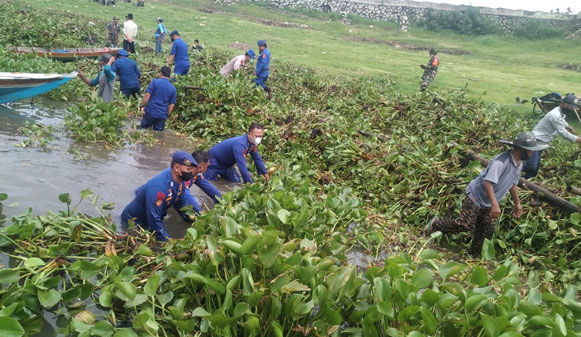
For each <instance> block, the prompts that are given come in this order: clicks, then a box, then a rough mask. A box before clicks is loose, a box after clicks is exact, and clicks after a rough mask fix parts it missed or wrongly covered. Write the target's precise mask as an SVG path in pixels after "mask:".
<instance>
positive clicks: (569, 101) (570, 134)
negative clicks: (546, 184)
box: [522, 94, 581, 179]
mask: <svg viewBox="0 0 581 337" xmlns="http://www.w3.org/2000/svg"><path fill="white" fill-rule="evenodd" d="M578 106H579V99H578V98H577V97H576V96H575V95H572V94H569V95H566V96H565V98H563V99H562V100H561V104H560V105H559V106H558V107H556V108H554V109H553V110H551V111H549V112H547V114H546V115H545V117H543V119H541V121H540V122H539V123H538V124H537V125H536V126H535V128H534V129H533V135H535V137H536V139H537V140H539V141H541V142H545V143H550V142H551V141H552V140H553V139H554V138H555V136H556V135H557V134H559V135H561V137H563V138H565V139H566V140H568V141H570V142H575V143H581V138H579V137H577V136H575V135H576V134H577V132H576V131H575V130H574V129H573V128H572V127H570V126H569V124H568V123H567V121H566V120H565V117H566V116H565V114H566V113H571V114H572V113H575V110H577V108H578ZM540 166H541V151H535V152H533V154H532V156H531V158H530V159H529V160H527V163H526V164H525V166H524V167H523V169H522V170H523V172H524V173H525V179H529V178H533V177H536V176H537V174H538V173H539V167H540Z"/></svg>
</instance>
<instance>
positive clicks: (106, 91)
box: [79, 54, 115, 103]
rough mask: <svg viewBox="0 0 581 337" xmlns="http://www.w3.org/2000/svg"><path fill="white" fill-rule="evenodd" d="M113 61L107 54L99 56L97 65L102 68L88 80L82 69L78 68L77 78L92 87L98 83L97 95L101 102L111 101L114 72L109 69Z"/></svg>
mask: <svg viewBox="0 0 581 337" xmlns="http://www.w3.org/2000/svg"><path fill="white" fill-rule="evenodd" d="M113 62H115V58H114V57H112V56H111V55H109V54H105V55H101V56H99V66H100V67H101V68H102V70H101V71H100V72H99V73H98V74H97V77H95V78H94V79H92V80H90V81H89V80H88V79H87V78H86V77H85V75H84V74H83V72H82V71H80V70H79V78H80V79H81V80H82V81H83V82H85V83H87V84H88V85H90V86H92V87H94V86H96V85H99V93H98V95H99V97H101V99H103V102H105V103H110V102H113V88H114V86H115V72H114V71H113V70H112V69H111V65H112V64H113Z"/></svg>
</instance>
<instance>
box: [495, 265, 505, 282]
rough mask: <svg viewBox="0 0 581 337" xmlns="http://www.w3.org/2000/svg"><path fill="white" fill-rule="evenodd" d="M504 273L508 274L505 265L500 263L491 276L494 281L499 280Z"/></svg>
mask: <svg viewBox="0 0 581 337" xmlns="http://www.w3.org/2000/svg"><path fill="white" fill-rule="evenodd" d="M506 274H508V268H506V266H505V265H503V264H501V265H500V266H498V267H497V268H496V270H495V271H494V274H492V278H493V279H494V280H495V281H500V280H502V279H503V278H504V277H505V276H506Z"/></svg>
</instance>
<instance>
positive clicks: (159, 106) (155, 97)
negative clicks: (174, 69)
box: [141, 67, 177, 131]
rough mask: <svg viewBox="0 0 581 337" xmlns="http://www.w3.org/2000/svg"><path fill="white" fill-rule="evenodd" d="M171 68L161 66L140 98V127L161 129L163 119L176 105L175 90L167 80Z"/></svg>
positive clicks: (163, 126) (162, 127)
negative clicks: (141, 114) (156, 75)
mask: <svg viewBox="0 0 581 337" xmlns="http://www.w3.org/2000/svg"><path fill="white" fill-rule="evenodd" d="M170 76H171V69H170V68H169V67H161V70H160V72H159V77H158V78H155V79H153V80H152V81H151V83H150V84H149V86H148V87H147V90H146V91H145V95H143V99H142V100H141V112H142V113H143V118H141V128H142V129H148V128H152V129H153V130H155V131H163V129H164V128H165V121H166V120H167V117H168V116H169V115H170V114H171V113H172V111H173V109H174V107H175V106H176V99H177V98H176V97H177V90H176V88H175V87H174V86H173V84H171V82H170V81H169V77H170Z"/></svg>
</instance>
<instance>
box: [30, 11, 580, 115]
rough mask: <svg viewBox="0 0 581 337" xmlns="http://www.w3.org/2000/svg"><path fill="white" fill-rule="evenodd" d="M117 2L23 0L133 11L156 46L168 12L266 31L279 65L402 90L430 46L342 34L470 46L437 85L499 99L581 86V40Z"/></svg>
mask: <svg viewBox="0 0 581 337" xmlns="http://www.w3.org/2000/svg"><path fill="white" fill-rule="evenodd" d="M118 2H119V4H118V5H117V7H116V8H113V7H112V6H102V5H99V4H97V3H96V2H93V1H87V0H58V1H53V0H28V1H26V3H28V4H31V5H34V6H38V8H39V10H40V9H41V8H46V7H50V8H58V9H66V10H70V11H72V12H77V13H80V14H85V15H88V16H91V17H100V18H110V17H112V16H113V15H118V16H119V17H121V18H123V17H125V15H126V14H127V13H129V12H131V13H133V14H134V17H135V22H136V23H137V24H138V26H139V29H140V30H139V34H138V40H137V43H138V44H140V45H150V46H151V47H153V45H154V43H153V32H154V30H155V28H156V18H157V17H158V16H161V17H163V19H164V23H165V24H166V26H167V28H168V30H170V31H171V30H173V29H177V30H179V31H180V33H181V34H182V37H183V38H184V39H185V40H186V41H187V42H188V43H192V42H193V40H194V38H198V39H199V40H200V41H201V42H202V44H205V45H206V46H216V47H228V46H230V45H231V44H233V43H235V42H239V43H245V44H249V45H253V47H254V44H255V42H256V40H258V39H261V38H264V39H266V40H267V41H268V43H269V48H270V50H271V52H272V54H273V60H274V62H275V65H274V66H276V60H283V59H284V60H287V61H292V62H295V63H298V64H301V65H305V66H307V67H311V68H313V69H315V70H316V71H319V72H323V73H329V74H333V75H344V76H358V75H378V74H379V75H385V76H387V77H389V78H392V79H393V80H394V81H396V83H397V87H398V88H399V89H400V90H401V91H402V92H412V91H415V90H418V87H419V82H420V76H421V73H422V70H421V69H420V68H419V65H420V64H423V63H425V62H426V61H427V60H428V58H429V56H428V53H427V52H424V51H413V50H409V49H405V48H394V47H391V46H388V45H385V44H376V43H370V42H357V41H352V40H346V39H345V37H351V38H358V37H364V38H368V39H377V40H386V41H388V40H389V41H401V42H405V43H407V44H410V45H420V46H435V47H437V48H443V49H461V50H465V51H468V52H470V54H469V55H466V56H459V55H452V54H448V53H441V54H440V64H441V65H440V69H439V70H438V75H437V77H436V80H435V82H434V83H433V88H434V89H439V88H440V89H441V88H465V87H466V88H467V90H468V92H469V93H470V94H473V95H484V97H483V99H484V100H486V101H489V102H495V103H499V104H501V105H512V104H513V103H514V98H515V96H520V97H521V98H526V99H530V97H531V96H537V95H541V94H544V93H546V92H550V91H557V92H560V93H566V92H578V93H581V73H578V72H574V71H569V70H562V69H559V68H558V66H557V65H559V64H564V63H569V62H574V63H575V62H577V63H579V62H580V61H579V60H578V58H577V56H578V55H579V54H581V43H580V41H569V40H560V39H550V40H537V41H526V40H520V39H515V38H512V37H508V36H507V37H503V36H483V37H473V36H462V35H458V34H453V33H449V32H446V33H432V32H428V31H425V30H421V29H419V28H414V27H412V29H411V31H410V32H408V33H400V32H398V31H397V26H396V25H395V24H393V23H387V22H374V21H370V20H365V19H362V18H354V19H353V20H352V21H353V23H352V24H343V23H341V22H340V21H338V20H337V15H336V14H334V15H333V14H331V15H328V14H323V13H318V12H309V11H291V10H278V9H273V8H269V7H268V6H266V5H265V4H264V3H259V4H237V5H232V6H219V5H216V4H214V3H213V2H211V1H193V0H174V1H147V2H146V7H143V8H138V7H134V6H132V4H126V3H120V1H118ZM259 19H268V20H271V21H275V22H284V21H287V22H293V23H301V24H307V25H309V26H310V28H309V29H304V28H288V27H277V26H272V25H267V24H264V23H260V22H259ZM103 33H105V32H103ZM165 48H166V49H167V48H169V45H166V47H165ZM232 53H233V55H234V53H235V52H234V51H233V52H232ZM525 109H526V110H527V111H528V110H529V109H530V105H529V104H527V105H525V106H523V107H520V108H519V110H522V111H525Z"/></svg>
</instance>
